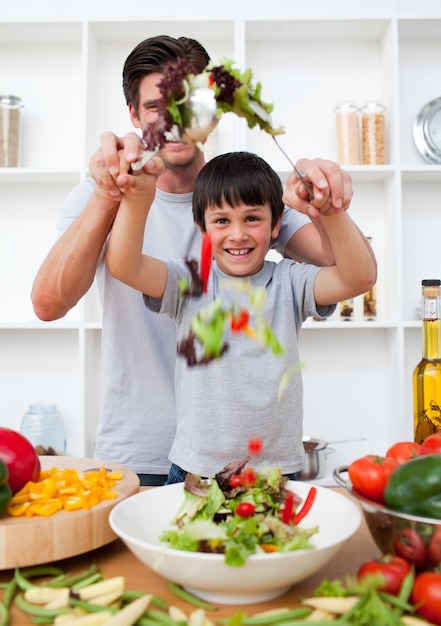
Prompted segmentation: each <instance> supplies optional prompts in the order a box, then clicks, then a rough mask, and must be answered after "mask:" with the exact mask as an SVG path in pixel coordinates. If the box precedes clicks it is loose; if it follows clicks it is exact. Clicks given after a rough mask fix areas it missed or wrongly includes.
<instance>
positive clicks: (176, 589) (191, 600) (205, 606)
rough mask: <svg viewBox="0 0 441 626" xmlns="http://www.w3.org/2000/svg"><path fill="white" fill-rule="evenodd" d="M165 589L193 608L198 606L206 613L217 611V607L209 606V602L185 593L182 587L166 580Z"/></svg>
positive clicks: (187, 592)
mask: <svg viewBox="0 0 441 626" xmlns="http://www.w3.org/2000/svg"><path fill="white" fill-rule="evenodd" d="M167 587H168V588H169V589H170V591H172V592H173V593H174V594H175V595H176V596H178V598H181V600H185V601H186V602H188V604H193V605H194V606H198V607H199V608H201V609H205V610H206V611H217V607H216V606H214V604H210V603H209V602H205V601H204V600H201V599H200V598H198V597H197V596H195V595H193V594H192V593H190V592H189V591H185V589H184V588H183V587H181V586H180V585H178V584H177V583H174V582H172V581H171V580H167Z"/></svg>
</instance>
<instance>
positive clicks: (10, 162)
mask: <svg viewBox="0 0 441 626" xmlns="http://www.w3.org/2000/svg"><path fill="white" fill-rule="evenodd" d="M23 106H24V103H23V100H21V98H18V97H17V96H2V95H0V167H18V165H19V151H20V109H21V108H22V107H23Z"/></svg>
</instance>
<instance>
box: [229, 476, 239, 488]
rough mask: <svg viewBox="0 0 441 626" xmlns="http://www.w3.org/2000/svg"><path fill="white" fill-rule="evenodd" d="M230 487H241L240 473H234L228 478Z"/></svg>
mask: <svg viewBox="0 0 441 626" xmlns="http://www.w3.org/2000/svg"><path fill="white" fill-rule="evenodd" d="M230 487H232V488H233V489H235V488H236V487H242V477H241V475H240V474H234V475H233V476H232V477H231V478H230Z"/></svg>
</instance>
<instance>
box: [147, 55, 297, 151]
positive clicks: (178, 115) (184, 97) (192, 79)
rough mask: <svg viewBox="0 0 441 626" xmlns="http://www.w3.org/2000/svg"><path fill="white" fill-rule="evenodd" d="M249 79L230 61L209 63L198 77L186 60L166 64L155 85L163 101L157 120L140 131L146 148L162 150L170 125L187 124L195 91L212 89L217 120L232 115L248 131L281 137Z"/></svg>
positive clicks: (270, 107)
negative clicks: (244, 125)
mask: <svg viewBox="0 0 441 626" xmlns="http://www.w3.org/2000/svg"><path fill="white" fill-rule="evenodd" d="M252 78H253V76H252V72H251V70H250V69H247V70H245V71H244V72H242V71H240V70H239V69H238V68H236V67H234V62H233V61H231V60H230V59H224V60H223V61H222V63H220V64H219V65H215V64H213V63H210V64H209V65H207V67H206V68H205V69H204V71H203V72H201V73H200V74H198V73H197V72H196V71H195V68H194V66H193V64H192V63H191V62H190V61H189V60H188V59H177V60H176V61H173V62H171V63H168V64H167V65H166V67H165V68H164V71H163V75H162V78H161V80H160V82H159V83H158V86H159V90H160V92H161V95H162V98H163V100H162V102H161V105H160V109H159V110H158V120H157V122H156V123H155V124H149V125H148V126H147V127H146V128H145V129H144V132H143V141H144V145H145V147H146V149H148V150H154V149H155V148H157V147H162V146H163V145H164V144H165V143H166V141H167V136H168V134H169V133H170V132H172V130H173V127H174V126H177V127H178V128H179V129H181V130H182V129H184V128H188V127H189V126H190V125H191V118H192V110H191V95H192V93H193V92H194V90H196V89H198V88H208V89H210V90H212V92H213V97H214V100H215V103H216V117H217V119H220V118H221V117H222V115H223V114H224V113H234V114H235V115H237V116H238V117H242V118H244V119H245V120H246V122H247V125H248V127H249V128H254V127H255V126H258V127H259V128H260V129H261V130H263V131H265V132H266V133H268V134H270V135H280V134H283V133H284V132H285V131H284V129H283V127H274V126H272V123H271V117H270V114H271V112H272V110H273V105H272V104H269V103H267V102H264V101H263V100H262V99H261V84H260V83H256V84H253V81H252ZM172 134H173V132H172ZM186 141H187V139H186ZM190 141H191V140H190Z"/></svg>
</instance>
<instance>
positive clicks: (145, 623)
mask: <svg viewBox="0 0 441 626" xmlns="http://www.w3.org/2000/svg"><path fill="white" fill-rule="evenodd" d="M136 626H158V622H155V620H153V619H150V618H148V617H140V618H139V619H138V621H137V622H136Z"/></svg>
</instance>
